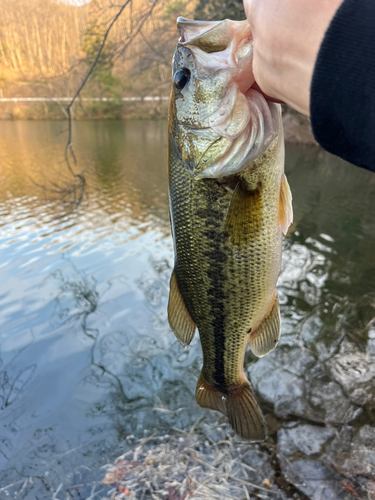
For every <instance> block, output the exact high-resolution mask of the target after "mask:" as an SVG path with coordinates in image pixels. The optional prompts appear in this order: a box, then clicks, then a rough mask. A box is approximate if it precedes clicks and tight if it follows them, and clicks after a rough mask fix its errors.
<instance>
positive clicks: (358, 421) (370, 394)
mask: <svg viewBox="0 0 375 500" xmlns="http://www.w3.org/2000/svg"><path fill="white" fill-rule="evenodd" d="M65 141H66V124H65V123H63V122H0V228H1V232H0V256H1V258H0V283H1V287H0V339H1V341H0V343H1V350H0V470H1V471H2V472H0V497H1V495H7V497H11V498H13V497H14V498H28V499H29V498H30V499H35V498H38V499H44V498H46V499H47V498H52V494H53V492H55V491H56V490H57V489H58V488H59V487H60V490H59V492H60V493H59V494H57V496H56V497H54V498H57V499H65V498H86V496H84V494H83V493H82V491H83V490H82V489H81V490H80V488H79V487H77V485H79V484H84V483H89V482H90V481H92V480H93V478H94V479H96V478H100V477H102V475H103V474H102V473H101V472H100V470H99V468H100V467H101V466H103V465H105V464H106V463H108V462H109V461H113V459H114V458H115V457H116V456H117V455H119V454H120V453H121V452H122V451H123V450H124V448H125V447H126V443H127V439H129V436H131V435H135V436H143V435H144V434H148V433H150V432H154V431H158V432H168V429H170V428H171V427H178V428H186V427H188V426H190V425H192V424H193V423H194V422H195V421H196V420H197V419H199V418H200V417H202V418H203V420H204V421H205V423H209V424H213V423H215V422H218V421H222V418H221V416H220V415H219V414H217V413H216V412H209V411H203V410H202V409H201V408H199V407H198V406H197V404H196V403H195V402H194V392H195V385H196V381H197V378H198V376H199V372H200V367H201V360H202V356H201V351H200V345H199V339H198V338H197V336H196V338H195V339H194V341H193V343H192V345H191V346H190V347H189V349H187V350H184V349H183V348H182V347H181V346H180V344H179V343H178V342H177V341H176V340H175V338H174V336H173V334H172V332H171V331H170V330H169V328H168V322H167V315H166V306H167V298H168V285H169V277H170V273H171V269H172V265H173V248H172V242H171V236H170V230H169V220H168V193H167V176H166V154H167V150H166V142H167V132H166V123H165V122H162V121H159V122H156V121H127V122H78V123H75V124H74V147H75V153H76V157H77V166H76V167H75V169H76V171H77V172H78V171H83V172H84V175H85V178H86V184H87V189H86V195H85V197H84V200H83V202H82V204H81V205H80V207H79V208H78V209H77V210H74V209H72V206H71V205H69V203H68V202H69V200H70V201H71V200H72V199H73V198H74V196H72V193H70V194H69V187H71V180H70V177H69V175H68V174H67V172H66V167H65V164H64V162H63V151H64V144H65ZM286 172H287V175H288V180H289V183H290V186H291V189H292V192H293V205H294V214H295V215H294V217H295V222H294V225H293V228H292V231H291V234H290V236H289V237H288V238H286V239H285V245H284V246H285V248H284V257H283V271H282V274H281V276H280V280H279V287H278V288H279V295H280V303H281V314H282V319H283V334H282V340H281V343H280V345H279V347H278V349H277V350H276V351H275V353H272V354H271V355H270V356H267V357H266V358H263V359H261V360H259V361H257V360H256V359H255V358H254V357H253V356H252V355H251V354H250V353H249V354H248V355H247V357H246V369H247V372H248V374H249V376H250V378H251V380H252V383H253V384H254V387H255V389H256V392H257V395H258V398H259V400H260V401H261V403H262V407H263V409H264V411H265V413H266V414H268V416H269V418H270V419H271V420H272V418H273V420H272V421H273V422H277V425H276V430H278V429H280V426H281V428H282V429H283V425H284V424H285V422H287V423H288V422H289V424H290V422H304V423H306V422H309V423H313V424H317V425H318V426H327V425H329V426H331V428H332V427H334V428H335V429H338V430H339V431H340V432H341V429H342V426H343V425H345V426H349V427H352V428H353V429H359V428H363V426H370V427H371V426H374V423H375V417H374V413H375V374H374V373H372V371H371V368H369V366H371V364H370V363H371V362H372V366H374V362H373V361H374V360H375V324H374V322H373V323H371V321H372V319H373V318H374V316H375V293H374V282H375V214H374V199H375V175H374V174H371V173H370V172H366V171H364V170H362V169H359V168H356V167H354V166H352V165H349V164H347V163H344V162H342V161H340V160H338V159H337V158H334V157H332V156H330V155H328V154H326V153H324V152H322V151H320V150H319V149H315V148H307V147H301V146H295V145H289V146H287V150H286ZM69 183H70V184H69ZM366 363H368V365H366ZM366 377H367V378H366ZM271 420H270V421H271ZM289 424H288V425H289ZM285 428H286V429H287V427H285ZM371 428H373V427H371ZM275 432H276V431H275ZM278 432H279V434H278V435H279V439H280V436H281V437H282V434H280V432H281V431H280V430H279V431H278ZM282 432H284V431H282ZM285 432H286V431H285ZM285 432H284V434H285ZM288 432H289V431H288ZM271 433H272V430H271ZM271 435H272V434H271ZM275 436H276V434H274V439H276V437H275ZM374 465H375V462H374ZM26 478H31V479H29V480H28V482H26V483H25V480H26ZM13 483H15V485H14V486H10V487H8V488H5V487H6V486H7V485H11V484H13ZM21 487H22V488H23V489H22V488H21ZM68 490H69V495H70V496H68V494H67V493H66V491H68ZM81 495H83V496H81ZM1 498H2V497H1ZM4 498H5V497H4Z"/></svg>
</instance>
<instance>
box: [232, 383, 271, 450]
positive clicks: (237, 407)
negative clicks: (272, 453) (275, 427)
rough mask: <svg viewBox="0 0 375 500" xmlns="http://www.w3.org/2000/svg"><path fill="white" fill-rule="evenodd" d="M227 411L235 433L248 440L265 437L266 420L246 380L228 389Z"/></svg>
mask: <svg viewBox="0 0 375 500" xmlns="http://www.w3.org/2000/svg"><path fill="white" fill-rule="evenodd" d="M227 413H228V419H229V423H230V425H231V426H232V428H233V430H234V432H235V433H236V434H238V435H239V436H241V437H242V438H244V439H248V440H249V441H264V440H265V439H266V437H267V426H266V422H265V420H264V416H263V413H262V410H261V409H260V408H259V405H258V403H257V400H256V399H255V394H254V391H253V389H252V387H251V385H250V383H249V382H248V380H246V379H245V381H244V382H243V383H242V384H241V385H239V386H238V387H235V388H233V389H230V390H229V391H228V394H227Z"/></svg>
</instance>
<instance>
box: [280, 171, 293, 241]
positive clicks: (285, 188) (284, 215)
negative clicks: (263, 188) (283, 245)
mask: <svg viewBox="0 0 375 500" xmlns="http://www.w3.org/2000/svg"><path fill="white" fill-rule="evenodd" d="M279 220H280V227H281V230H282V232H283V233H284V234H286V233H287V232H288V227H289V226H290V225H291V223H292V222H293V206H292V192H291V190H290V187H289V184H288V180H287V178H286V175H285V174H283V176H282V178H281V186H280V202H279Z"/></svg>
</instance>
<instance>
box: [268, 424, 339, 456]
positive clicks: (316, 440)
mask: <svg viewBox="0 0 375 500" xmlns="http://www.w3.org/2000/svg"><path fill="white" fill-rule="evenodd" d="M334 435H335V431H334V429H332V428H329V427H318V426H316V425H298V426H297V427H293V428H291V429H285V428H283V429H280V430H279V432H278V435H277V437H278V440H277V442H278V445H279V450H280V453H282V454H283V455H293V454H294V453H296V452H300V453H303V454H304V455H307V456H310V455H315V454H318V453H321V452H322V450H323V448H324V445H325V444H326V443H327V441H328V440H329V439H331V438H332V437H333V436H334Z"/></svg>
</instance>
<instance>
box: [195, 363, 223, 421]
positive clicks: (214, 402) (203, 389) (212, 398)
mask: <svg viewBox="0 0 375 500" xmlns="http://www.w3.org/2000/svg"><path fill="white" fill-rule="evenodd" d="M195 397H196V400H197V403H198V404H199V406H201V407H202V408H208V409H209V410H217V411H220V412H221V413H223V414H224V415H226V414H227V406H226V397H225V395H224V394H223V393H222V392H220V391H218V390H217V389H216V388H215V387H214V386H212V385H211V384H209V383H208V382H207V381H206V379H205V378H204V376H203V374H202V373H201V376H200V377H199V380H198V384H197V389H196V392H195Z"/></svg>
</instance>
